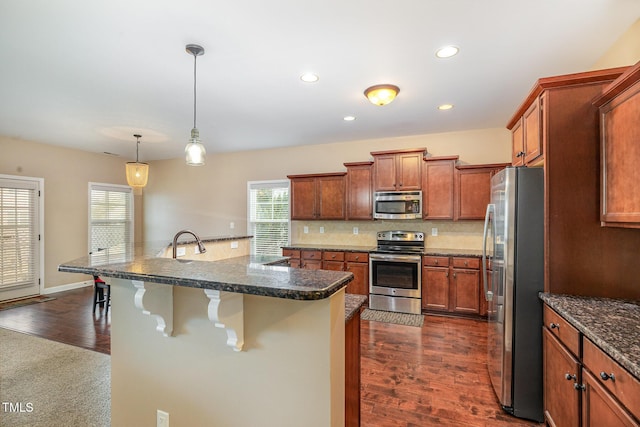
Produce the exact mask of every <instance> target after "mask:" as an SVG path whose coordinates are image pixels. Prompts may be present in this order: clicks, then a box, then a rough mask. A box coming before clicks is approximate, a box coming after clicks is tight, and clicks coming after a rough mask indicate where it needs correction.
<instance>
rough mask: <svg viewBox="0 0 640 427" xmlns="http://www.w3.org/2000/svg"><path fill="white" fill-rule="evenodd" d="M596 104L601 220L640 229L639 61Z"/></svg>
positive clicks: (612, 224) (610, 86)
mask: <svg viewBox="0 0 640 427" xmlns="http://www.w3.org/2000/svg"><path fill="white" fill-rule="evenodd" d="M594 105H595V106H596V107H598V108H599V110H600V111H599V112H600V173H601V178H600V190H601V191H600V221H601V223H602V225H603V226H609V227H626V228H640V168H639V167H638V165H639V164H640V62H638V63H637V64H636V65H635V66H633V67H631V68H630V69H629V70H627V71H626V72H625V73H624V74H622V75H621V76H620V77H619V78H618V79H616V80H615V81H614V82H613V83H611V84H610V85H609V86H608V87H607V88H606V89H605V90H604V91H603V93H602V95H601V96H600V97H598V98H596V100H595V101H594Z"/></svg>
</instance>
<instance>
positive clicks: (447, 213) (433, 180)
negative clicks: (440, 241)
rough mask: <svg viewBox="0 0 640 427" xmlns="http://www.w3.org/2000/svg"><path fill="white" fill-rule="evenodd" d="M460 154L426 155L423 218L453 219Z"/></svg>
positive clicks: (423, 173) (423, 175)
mask: <svg viewBox="0 0 640 427" xmlns="http://www.w3.org/2000/svg"><path fill="white" fill-rule="evenodd" d="M457 161H458V156H450V157H425V158H424V162H423V167H422V218H423V219H425V220H430V219H453V215H454V209H453V207H454V189H455V185H454V184H455V179H454V176H455V165H456V162H457Z"/></svg>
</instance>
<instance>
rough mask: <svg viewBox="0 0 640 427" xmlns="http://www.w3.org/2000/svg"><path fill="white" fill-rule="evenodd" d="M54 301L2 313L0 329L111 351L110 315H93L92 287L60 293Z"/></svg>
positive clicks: (104, 351) (102, 313)
mask: <svg viewBox="0 0 640 427" xmlns="http://www.w3.org/2000/svg"><path fill="white" fill-rule="evenodd" d="M49 296H52V297H55V299H54V300H51V301H47V302H41V303H38V304H31V305H26V306H22V307H16V308H12V309H9V310H3V311H0V327H2V328H6V329H12V330H14V331H19V332H24V333H27V334H30V335H36V336H39V337H43V338H47V339H50V340H53V341H58V342H63V343H66V344H71V345H75V346H77V347H82V348H86V349H89V350H95V351H98V352H100V353H105V354H110V352H111V312H109V314H108V315H105V313H104V308H101V307H100V306H98V308H97V310H96V312H95V314H94V313H93V287H86V288H81V289H74V290H72V291H66V292H59V293H56V294H51V295H49Z"/></svg>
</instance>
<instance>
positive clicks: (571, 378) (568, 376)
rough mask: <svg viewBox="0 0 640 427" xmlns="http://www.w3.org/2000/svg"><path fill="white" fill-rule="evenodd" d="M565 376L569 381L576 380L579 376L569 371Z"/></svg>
mask: <svg viewBox="0 0 640 427" xmlns="http://www.w3.org/2000/svg"><path fill="white" fill-rule="evenodd" d="M564 378H565V379H566V380H567V381H571V380H573V381H575V380H576V379H577V377H576V376H575V375H572V374H570V373H568V372H567V373H566V374H564Z"/></svg>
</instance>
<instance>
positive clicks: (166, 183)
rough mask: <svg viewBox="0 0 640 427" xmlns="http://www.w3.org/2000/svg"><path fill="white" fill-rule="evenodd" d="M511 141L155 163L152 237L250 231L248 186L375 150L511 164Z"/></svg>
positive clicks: (361, 144)
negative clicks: (406, 150)
mask: <svg viewBox="0 0 640 427" xmlns="http://www.w3.org/2000/svg"><path fill="white" fill-rule="evenodd" d="M510 135H511V134H510V133H509V131H507V130H506V129H501V128H495V129H480V130H472V131H464V132H449V133H440V134H429V135H418V136H411V137H402V138H386V139H375V140H366V141H356V142H344V143H333V144H321V145H310V146H299V147H289V148H278V149H271V150H258V151H244V152H235V153H224V154H209V155H208V157H207V164H206V165H205V166H202V167H196V168H193V167H187V166H186V165H185V163H184V160H183V159H173V160H166V161H157V162H152V163H151V172H150V178H149V185H148V188H147V189H146V190H145V191H146V193H145V199H144V202H145V212H146V213H147V215H145V236H146V237H147V238H148V239H149V240H162V239H168V238H171V237H172V236H173V235H174V234H175V232H177V231H178V230H180V229H182V228H190V229H192V230H194V231H195V232H196V233H198V234H200V235H201V236H208V235H217V234H229V233H231V234H233V233H239V234H243V233H246V216H247V212H246V210H247V202H246V198H247V181H259V180H274V179H286V176H287V175H288V174H301V173H316V172H337V171H344V170H346V169H345V167H344V165H343V163H344V162H355V161H364V160H370V159H371V155H370V154H369V153H370V152H371V151H379V150H391V149H401V148H417V147H426V148H427V150H428V151H429V153H431V154H432V155H433V156H445V155H455V154H458V155H460V162H461V163H468V164H482V163H502V162H510V161H511V136H510ZM230 222H234V223H235V229H234V230H231V229H230V228H229V223H230ZM314 224H315V225H317V224H318V223H317V222H316V223H314ZM333 225H336V224H335V223H334V224H333ZM347 225H348V224H347ZM328 228H330V229H333V228H332V227H328ZM327 231H328V230H327ZM323 237H325V238H326V237H327V236H323ZM361 237H362V236H361ZM296 243H297V242H296Z"/></svg>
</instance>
